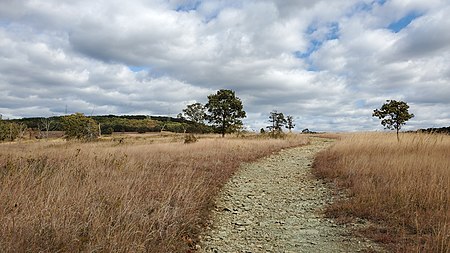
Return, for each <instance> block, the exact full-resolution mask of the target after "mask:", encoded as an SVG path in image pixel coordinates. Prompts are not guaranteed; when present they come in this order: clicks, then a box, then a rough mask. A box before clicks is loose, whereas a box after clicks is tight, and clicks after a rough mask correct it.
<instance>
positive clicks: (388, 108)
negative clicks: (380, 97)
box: [372, 100, 414, 141]
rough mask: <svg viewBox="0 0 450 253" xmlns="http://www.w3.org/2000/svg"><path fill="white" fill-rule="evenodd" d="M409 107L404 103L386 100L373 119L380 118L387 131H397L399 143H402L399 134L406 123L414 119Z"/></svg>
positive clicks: (376, 110) (375, 111)
mask: <svg viewBox="0 0 450 253" xmlns="http://www.w3.org/2000/svg"><path fill="white" fill-rule="evenodd" d="M408 109H409V105H408V104H407V103H405V102H403V101H396V100H386V103H384V104H383V105H382V106H381V108H380V109H379V110H378V109H375V110H374V111H373V114H372V117H378V118H379V119H382V120H381V125H383V126H384V127H385V128H386V129H391V130H396V131H397V141H400V139H399V137H398V132H399V130H400V129H401V128H402V125H405V124H406V121H408V120H409V119H411V118H413V117H414V114H412V113H411V114H410V113H409V112H408Z"/></svg>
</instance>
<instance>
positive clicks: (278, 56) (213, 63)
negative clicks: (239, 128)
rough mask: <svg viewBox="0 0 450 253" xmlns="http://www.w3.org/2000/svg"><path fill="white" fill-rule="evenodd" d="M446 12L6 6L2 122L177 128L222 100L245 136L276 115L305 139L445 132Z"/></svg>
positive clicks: (447, 5)
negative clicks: (399, 118) (130, 121)
mask: <svg viewBox="0 0 450 253" xmlns="http://www.w3.org/2000/svg"><path fill="white" fill-rule="evenodd" d="M449 15H450V2H448V0H427V1H423V0H362V1H361V0H360V1H357V0H314V1H311V0H279V1H275V0H246V1H237V0H209V1H196V0H187V1H180V0H129V1H122V0H121V1H119V0H78V1H71V0H0V114H1V115H2V116H3V118H21V117H40V116H43V117H49V116H55V115H65V114H66V113H69V114H70V113H75V112H81V113H84V114H86V115H105V114H116V115H124V114H144V115H169V116H173V117H175V116H176V115H177V114H178V113H179V112H181V110H182V109H183V108H185V107H186V105H188V104H192V103H195V102H200V103H206V102H207V96H208V95H209V94H212V93H215V92H216V91H217V90H219V89H232V90H234V91H235V92H236V95H237V96H238V97H239V98H240V99H241V100H242V102H243V105H244V110H245V111H246V112H247V118H246V119H245V120H244V125H245V128H246V129H248V130H255V131H258V130H259V129H260V128H261V127H265V126H267V125H268V124H269V123H268V119H269V118H268V116H269V113H270V112H271V111H273V110H277V111H278V112H283V113H284V114H285V115H292V116H293V117H294V121H295V124H296V128H295V130H296V131H301V130H302V129H304V128H308V129H310V130H313V131H332V132H335V131H374V130H382V129H383V127H382V126H381V124H380V121H379V119H377V118H373V117H372V112H373V110H374V109H376V108H380V107H381V105H382V104H383V103H384V102H385V101H386V100H387V99H396V100H402V101H405V102H407V103H408V104H409V105H410V112H411V113H414V114H415V117H414V118H413V119H411V120H410V121H408V123H407V125H406V126H404V129H406V130H414V129H418V128H428V127H443V126H450V19H449V18H448V16H449Z"/></svg>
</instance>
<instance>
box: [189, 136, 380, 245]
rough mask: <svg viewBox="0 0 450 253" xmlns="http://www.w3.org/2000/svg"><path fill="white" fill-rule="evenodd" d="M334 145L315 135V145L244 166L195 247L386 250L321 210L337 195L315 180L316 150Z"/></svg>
mask: <svg viewBox="0 0 450 253" xmlns="http://www.w3.org/2000/svg"><path fill="white" fill-rule="evenodd" d="M330 144H331V143H330V142H326V141H324V139H320V138H316V139H312V144H311V145H308V146H304V147H299V148H293V149H285V150H283V151H281V152H280V154H278V155H272V156H270V157H268V158H265V159H261V160H260V161H258V162H256V163H252V164H247V165H245V166H243V167H242V168H241V170H240V171H239V172H238V173H236V175H235V176H234V177H233V178H232V179H231V180H230V181H229V182H228V184H227V185H226V186H225V187H224V189H223V190H222V194H221V195H220V196H219V197H218V199H217V200H216V206H217V207H218V208H217V209H216V211H214V212H213V213H212V216H211V221H210V223H211V224H212V226H211V229H208V230H206V231H205V236H204V237H203V238H202V240H201V245H202V247H201V248H198V249H197V250H198V251H200V252H205V253H210V252H298V253H302V252H321V253H327V252H358V251H365V250H367V251H371V252H373V251H375V252H376V251H380V252H383V251H382V249H381V248H380V247H379V246H377V245H375V244H374V243H372V242H370V241H369V240H364V241H361V239H358V238H353V237H350V236H349V235H350V234H351V233H349V231H348V229H346V228H345V227H343V226H340V225H337V224H336V223H334V222H333V221H332V220H330V219H327V218H325V217H323V215H322V214H321V213H323V212H322V210H323V209H324V208H325V207H326V205H327V204H330V203H332V202H333V201H334V199H333V198H334V197H333V194H332V190H331V188H330V187H329V186H328V185H327V184H326V183H324V182H323V181H321V180H318V179H316V178H314V176H313V174H312V173H311V170H312V168H311V164H312V160H313V156H314V154H315V153H317V152H318V151H319V150H321V149H323V148H326V147H327V146H328V145H330ZM293 175H295V176H293ZM220 207H221V208H220ZM361 223H363V222H361ZM217 238H220V239H219V240H217ZM196 248H197V247H196ZM368 249H369V250H368Z"/></svg>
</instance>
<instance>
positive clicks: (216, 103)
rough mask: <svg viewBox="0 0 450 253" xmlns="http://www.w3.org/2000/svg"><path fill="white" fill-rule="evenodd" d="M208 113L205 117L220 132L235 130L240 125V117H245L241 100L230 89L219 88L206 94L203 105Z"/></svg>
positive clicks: (223, 133)
mask: <svg viewBox="0 0 450 253" xmlns="http://www.w3.org/2000/svg"><path fill="white" fill-rule="evenodd" d="M205 107H206V109H207V111H208V113H207V115H206V119H207V120H208V121H209V122H210V123H212V124H213V126H215V127H216V129H217V130H218V131H219V132H220V133H221V134H222V137H224V136H225V134H226V133H232V132H235V131H236V130H237V129H239V128H240V127H242V121H241V119H242V118H245V117H246V113H245V111H244V109H243V105H242V101H241V100H240V99H239V98H238V97H236V94H235V92H234V91H232V90H225V89H222V90H219V91H217V93H216V94H211V95H209V96H208V103H207V104H206V105H205Z"/></svg>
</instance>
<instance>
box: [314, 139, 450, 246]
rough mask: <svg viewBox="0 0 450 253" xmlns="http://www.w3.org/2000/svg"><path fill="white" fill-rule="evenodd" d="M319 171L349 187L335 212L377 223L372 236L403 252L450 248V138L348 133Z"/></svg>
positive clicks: (320, 160) (321, 159)
mask: <svg viewBox="0 0 450 253" xmlns="http://www.w3.org/2000/svg"><path fill="white" fill-rule="evenodd" d="M314 169H315V172H316V174H317V175H318V176H319V177H323V178H331V179H334V180H335V181H336V182H338V184H339V185H340V186H342V187H345V188H347V189H348V190H349V197H350V198H349V199H347V200H343V201H340V202H337V203H335V204H334V205H333V206H332V207H331V208H330V209H329V210H328V214H329V215H330V216H334V217H343V216H358V217H362V218H366V219H369V220H371V221H373V222H374V223H376V224H378V225H379V226H376V227H372V228H370V229H368V230H366V231H365V232H366V234H367V235H370V236H371V237H372V238H374V239H375V240H377V241H378V242H382V243H386V244H388V245H389V247H390V248H391V249H393V250H394V251H397V252H449V251H450V136H445V135H427V134H403V135H402V136H401V141H400V142H397V140H396V138H395V135H391V134H381V133H375V134H354V135H344V136H343V137H342V140H340V141H338V142H337V143H336V144H335V145H334V146H333V147H331V148H330V149H328V150H326V151H324V152H322V153H320V154H319V155H318V156H317V157H316V160H315V163H314Z"/></svg>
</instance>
